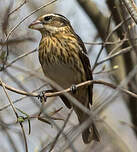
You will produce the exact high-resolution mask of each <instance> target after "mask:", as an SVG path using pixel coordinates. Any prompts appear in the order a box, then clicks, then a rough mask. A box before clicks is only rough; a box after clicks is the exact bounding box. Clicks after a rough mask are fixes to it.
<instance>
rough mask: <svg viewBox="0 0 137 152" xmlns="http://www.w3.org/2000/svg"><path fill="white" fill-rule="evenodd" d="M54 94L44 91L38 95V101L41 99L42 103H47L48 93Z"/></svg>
mask: <svg viewBox="0 0 137 152" xmlns="http://www.w3.org/2000/svg"><path fill="white" fill-rule="evenodd" d="M51 92H53V90H44V91H41V92H40V94H39V95H38V99H40V101H41V102H43V101H45V102H46V101H47V97H46V95H45V94H46V93H51Z"/></svg>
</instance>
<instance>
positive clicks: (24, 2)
mask: <svg viewBox="0 0 137 152" xmlns="http://www.w3.org/2000/svg"><path fill="white" fill-rule="evenodd" d="M26 2H27V0H24V1H23V2H22V3H21V4H20V5H19V6H18V7H17V8H15V9H14V10H13V11H11V12H10V13H8V17H9V16H10V15H11V14H13V13H15V12H16V11H18V10H19V9H20V8H21V7H22V6H23V5H25V4H26Z"/></svg>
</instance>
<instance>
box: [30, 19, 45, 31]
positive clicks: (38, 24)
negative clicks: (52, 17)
mask: <svg viewBox="0 0 137 152" xmlns="http://www.w3.org/2000/svg"><path fill="white" fill-rule="evenodd" d="M29 28H31V29H34V30H40V29H42V28H43V24H42V22H41V21H40V20H35V21H33V22H32V23H31V24H30V25H29Z"/></svg>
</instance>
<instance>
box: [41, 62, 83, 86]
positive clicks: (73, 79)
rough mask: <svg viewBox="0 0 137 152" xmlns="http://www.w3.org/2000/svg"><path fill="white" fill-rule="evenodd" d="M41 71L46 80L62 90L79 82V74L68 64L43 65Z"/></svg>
mask: <svg viewBox="0 0 137 152" xmlns="http://www.w3.org/2000/svg"><path fill="white" fill-rule="evenodd" d="M43 71H44V73H45V75H46V76H47V77H48V78H50V79H52V80H53V81H55V82H56V83H57V84H59V85H60V86H61V87H62V88H64V89H65V88H68V87H70V86H71V85H72V84H77V83H80V82H81V75H80V73H79V72H78V71H76V69H75V68H74V67H73V66H72V65H69V64H49V65H47V64H45V65H44V67H43Z"/></svg>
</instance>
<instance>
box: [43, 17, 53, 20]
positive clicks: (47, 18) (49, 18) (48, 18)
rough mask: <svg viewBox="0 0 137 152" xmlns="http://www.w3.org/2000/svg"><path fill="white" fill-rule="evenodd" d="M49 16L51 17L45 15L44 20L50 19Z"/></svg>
mask: <svg viewBox="0 0 137 152" xmlns="http://www.w3.org/2000/svg"><path fill="white" fill-rule="evenodd" d="M51 18H52V17H51V16H45V17H44V21H49V20H51Z"/></svg>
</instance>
